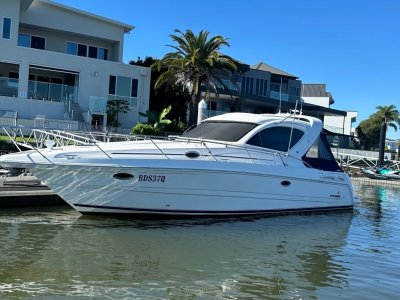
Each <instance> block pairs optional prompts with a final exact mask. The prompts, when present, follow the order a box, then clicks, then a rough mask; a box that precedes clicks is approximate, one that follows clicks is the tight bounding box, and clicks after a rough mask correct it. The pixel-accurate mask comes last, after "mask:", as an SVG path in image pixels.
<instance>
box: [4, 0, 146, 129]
mask: <svg viewBox="0 0 400 300" xmlns="http://www.w3.org/2000/svg"><path fill="white" fill-rule="evenodd" d="M0 18H1V19H0V49H1V51H0V125H1V124H3V125H15V124H22V125H25V126H35V127H41V126H43V127H61V128H64V127H65V126H67V127H68V128H71V129H73V128H77V129H79V128H80V127H82V126H86V127H88V125H106V120H107V113H106V104H107V101H110V100H114V99H124V100H127V101H128V102H129V107H130V108H129V112H128V113H126V114H121V115H119V121H120V123H121V126H120V127H123V128H131V127H132V126H133V125H134V124H136V123H137V122H138V121H139V112H144V111H146V110H147V109H148V107H149V90H150V75H151V73H150V70H149V69H148V68H145V67H138V66H133V65H128V64H124V63H123V62H122V57H123V46H124V35H125V34H126V33H129V32H130V31H132V30H133V29H134V27H133V26H131V25H128V24H124V23H120V22H118V21H114V20H110V19H107V18H105V17H100V16H97V15H93V14H91V13H88V12H85V11H81V10H77V9H74V8H71V7H67V6H64V5H61V4H58V3H55V2H53V1H47V0H1V14H0Z"/></svg>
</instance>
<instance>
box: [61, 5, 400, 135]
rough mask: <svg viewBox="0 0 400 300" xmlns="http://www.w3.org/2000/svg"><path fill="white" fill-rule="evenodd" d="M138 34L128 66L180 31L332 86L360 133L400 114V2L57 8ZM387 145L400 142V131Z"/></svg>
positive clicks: (129, 46) (131, 41)
mask: <svg viewBox="0 0 400 300" xmlns="http://www.w3.org/2000/svg"><path fill="white" fill-rule="evenodd" d="M54 1H56V2H58V3H61V4H65V5H68V6H71V7H74V8H77V9H82V10H85V11H88V12H91V13H94V14H97V15H101V16H104V17H107V18H110V19H114V20H118V21H120V22H123V23H127V24H130V25H133V26H135V29H134V30H133V31H132V32H131V33H130V34H128V35H126V36H125V46H124V62H126V63H127V62H129V61H130V60H136V59H137V58H138V57H141V58H145V57H146V56H152V57H155V58H162V57H163V56H164V54H166V53H168V52H171V51H172V50H173V49H172V48H170V47H168V46H167V45H169V44H173V43H172V41H171V39H170V37H169V35H170V34H173V33H174V30H175V29H179V30H182V31H185V30H186V29H191V30H192V31H193V32H195V33H198V32H199V31H200V30H207V31H209V32H210V36H214V35H222V36H224V37H225V38H228V39H229V43H230V47H226V48H223V49H222V52H223V53H225V54H227V55H230V56H232V57H233V58H235V59H238V60H240V61H242V62H245V63H248V64H250V65H252V64H256V63H258V62H261V61H262V62H265V63H267V64H269V65H272V66H274V67H277V68H279V69H281V70H283V71H286V72H288V73H291V74H293V75H295V76H297V77H299V78H300V80H302V82H303V83H325V84H326V85H327V90H328V91H329V92H331V94H332V96H333V98H334V100H335V104H333V105H332V106H331V107H332V108H335V109H340V110H350V111H358V117H357V122H356V125H357V124H358V123H359V122H361V121H362V120H364V119H367V118H368V117H369V116H370V115H371V114H372V113H374V112H375V111H376V107H377V106H378V105H390V104H393V105H396V106H397V108H398V109H400V77H399V74H400V1H398V0H379V1H378V0H335V1H328V0H285V1H276V0H274V1H272V0H245V1H237V0H201V1H199V0H195V1H194V0H146V1H143V0H141V1H138V0H54ZM387 137H389V138H393V139H398V138H400V130H399V131H397V132H395V131H393V130H389V132H388V135H387Z"/></svg>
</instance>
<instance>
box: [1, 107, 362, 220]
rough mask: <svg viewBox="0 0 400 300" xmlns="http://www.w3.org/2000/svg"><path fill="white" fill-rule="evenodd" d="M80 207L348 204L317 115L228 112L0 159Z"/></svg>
mask: <svg viewBox="0 0 400 300" xmlns="http://www.w3.org/2000/svg"><path fill="white" fill-rule="evenodd" d="M0 165H1V166H3V167H8V168H25V169H28V170H29V171H30V172H31V173H32V174H33V175H35V176H36V177H37V178H39V179H40V180H41V181H42V183H43V184H45V185H47V186H49V187H50V188H51V189H52V190H53V191H54V192H56V193H57V194H58V195H60V197H62V198H63V199H64V200H65V201H66V202H67V203H68V204H70V205H71V206H72V207H73V208H75V209H76V210H78V211H79V212H81V213H83V214H89V213H92V214H93V213H113V214H114V213H139V214H157V215H188V216H222V215H230V216H231V215H251V214H277V213H292V212H304V211H325V210H344V209H352V208H353V204H354V199H355V198H354V194H353V189H352V185H351V181H350V179H349V177H348V175H347V174H346V173H345V172H343V171H342V170H341V168H340V167H339V166H338V164H337V163H336V161H335V159H334V157H333V155H332V152H331V150H330V147H329V145H328V142H327V140H326V138H325V135H324V132H323V126H322V122H321V121H320V120H318V119H316V118H313V117H309V116H304V115H288V114H276V115H256V114H247V113H229V114H224V115H221V116H217V117H212V118H209V119H207V120H205V121H203V122H202V123H201V124H200V125H198V126H197V127H195V128H193V129H191V130H189V131H187V132H185V133H184V134H183V135H182V136H179V137H174V138H169V139H165V140H161V139H151V138H148V139H144V140H138V141H126V142H109V143H103V142H96V143H93V144H91V145H85V146H64V147H54V148H53V147H48V148H47V149H35V150H32V151H26V152H20V153H14V154H8V155H4V156H1V157H0Z"/></svg>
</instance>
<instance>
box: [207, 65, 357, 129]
mask: <svg viewBox="0 0 400 300" xmlns="http://www.w3.org/2000/svg"><path fill="white" fill-rule="evenodd" d="M242 71H243V72H242V74H240V75H239V74H235V75H234V76H233V81H234V82H235V84H232V83H231V82H230V81H229V80H225V81H224V84H225V85H226V86H227V87H229V93H228V92H227V91H226V90H224V89H222V85H220V86H219V88H220V90H219V95H215V94H210V95H207V94H206V93H205V92H204V93H203V96H204V97H205V98H206V99H207V97H208V109H209V110H208V116H213V115H218V114H222V113H226V112H233V111H242V112H251V113H277V112H279V111H281V112H291V111H293V110H297V111H298V112H300V111H301V112H302V113H303V114H306V115H309V116H314V117H317V118H319V119H320V120H322V121H323V122H324V127H325V128H326V129H328V130H330V131H333V132H336V133H340V134H346V135H351V126H352V123H353V122H355V120H356V116H357V112H348V111H342V110H337V109H332V108H331V107H330V106H331V105H332V104H333V103H334V100H333V98H332V95H331V94H330V93H329V92H327V91H326V87H325V85H324V84H302V82H301V80H300V79H299V78H298V77H297V76H294V75H292V74H290V73H287V72H285V71H282V70H280V69H278V68H275V67H273V66H270V65H268V64H266V63H263V62H260V63H258V64H255V65H252V66H250V65H247V64H244V63H242Z"/></svg>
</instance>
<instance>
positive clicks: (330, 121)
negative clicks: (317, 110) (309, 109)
mask: <svg viewBox="0 0 400 300" xmlns="http://www.w3.org/2000/svg"><path fill="white" fill-rule="evenodd" d="M301 98H302V100H303V101H304V103H307V104H312V105H317V106H322V107H326V108H330V107H331V105H332V104H333V103H335V101H334V99H333V97H332V95H331V93H330V92H328V91H327V90H326V84H320V83H318V84H310V83H309V84H303V85H302V91H301ZM343 112H344V114H342V115H339V114H331V113H327V114H325V115H324V117H323V121H324V128H325V129H327V130H329V131H332V132H335V133H340V134H345V135H354V130H353V129H352V125H353V123H354V122H355V121H356V118H357V112H356V111H343Z"/></svg>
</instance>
